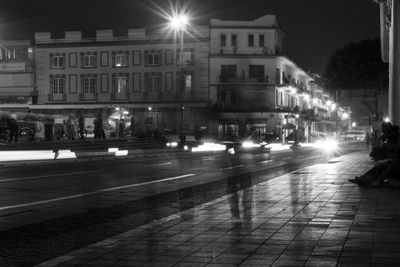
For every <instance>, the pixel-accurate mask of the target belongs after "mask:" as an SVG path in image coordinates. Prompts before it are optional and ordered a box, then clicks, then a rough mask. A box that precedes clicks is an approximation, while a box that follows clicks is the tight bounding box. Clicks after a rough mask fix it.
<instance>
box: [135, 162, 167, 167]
mask: <svg viewBox="0 0 400 267" xmlns="http://www.w3.org/2000/svg"><path fill="white" fill-rule="evenodd" d="M171 164H172V162H170V161H169V162H163V163H157V164H150V165H143V166H141V167H154V166H162V165H171Z"/></svg>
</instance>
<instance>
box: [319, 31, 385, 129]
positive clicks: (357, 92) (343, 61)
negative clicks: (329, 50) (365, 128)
mask: <svg viewBox="0 0 400 267" xmlns="http://www.w3.org/2000/svg"><path fill="white" fill-rule="evenodd" d="M388 76H389V75H388V64H385V63H383V62H382V60H381V50H380V40H379V39H374V40H370V39H367V40H363V41H360V42H358V43H350V44H347V45H346V46H344V47H343V48H341V49H338V50H336V51H334V52H333V54H332V56H331V58H330V59H329V61H328V63H327V64H326V66H325V69H324V72H323V74H322V78H321V81H320V82H321V83H322V84H323V85H324V86H325V88H327V89H328V90H330V91H331V92H335V94H334V95H335V96H336V101H338V102H340V103H341V105H345V106H350V107H351V109H352V120H355V121H357V122H359V123H360V124H363V125H369V124H371V123H372V121H373V120H378V117H379V116H378V114H382V113H384V112H385V108H386V106H387V105H385V104H384V103H385V102H384V99H385V96H384V94H382V93H383V91H386V89H387V87H388ZM360 103H361V104H362V105H360Z"/></svg>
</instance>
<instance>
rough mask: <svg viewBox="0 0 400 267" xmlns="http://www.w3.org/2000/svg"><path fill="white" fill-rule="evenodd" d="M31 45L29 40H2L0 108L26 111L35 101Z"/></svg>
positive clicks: (0, 47) (0, 52)
mask: <svg viewBox="0 0 400 267" xmlns="http://www.w3.org/2000/svg"><path fill="white" fill-rule="evenodd" d="M34 72H35V69H34V58H33V47H32V45H31V42H30V41H29V40H15V41H2V42H1V46H0V110H9V111H10V110H12V111H25V112H26V111H27V110H28V109H29V107H30V105H31V104H35V103H36V102H37V97H36V90H35V80H34V78H35V76H34Z"/></svg>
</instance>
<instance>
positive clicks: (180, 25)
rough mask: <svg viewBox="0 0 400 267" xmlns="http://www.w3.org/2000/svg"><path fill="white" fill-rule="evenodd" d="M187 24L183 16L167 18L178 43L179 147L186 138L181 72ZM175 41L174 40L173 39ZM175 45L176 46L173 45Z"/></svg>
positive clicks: (182, 74)
mask: <svg viewBox="0 0 400 267" xmlns="http://www.w3.org/2000/svg"><path fill="white" fill-rule="evenodd" d="M188 24H189V19H188V17H187V15H185V14H183V13H182V14H178V15H175V16H172V17H170V18H169V25H170V27H171V28H172V29H173V30H174V31H175V36H178V38H179V42H180V54H179V65H180V70H179V73H180V79H179V81H180V82H179V83H180V84H179V86H180V91H181V92H180V97H181V105H180V109H181V110H180V112H181V129H180V130H181V131H180V136H179V140H180V141H181V146H182V147H183V146H184V143H185V140H186V137H185V136H184V133H183V123H184V111H185V106H184V94H183V91H184V88H185V76H184V72H183V41H184V33H185V31H186V30H187V27H188ZM175 40H176V39H175ZM175 45H176V44H175Z"/></svg>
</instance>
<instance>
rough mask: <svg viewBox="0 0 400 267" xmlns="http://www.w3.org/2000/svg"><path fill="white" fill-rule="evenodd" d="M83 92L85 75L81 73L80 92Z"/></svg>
mask: <svg viewBox="0 0 400 267" xmlns="http://www.w3.org/2000/svg"><path fill="white" fill-rule="evenodd" d="M84 92H85V75H84V74H81V93H84Z"/></svg>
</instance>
